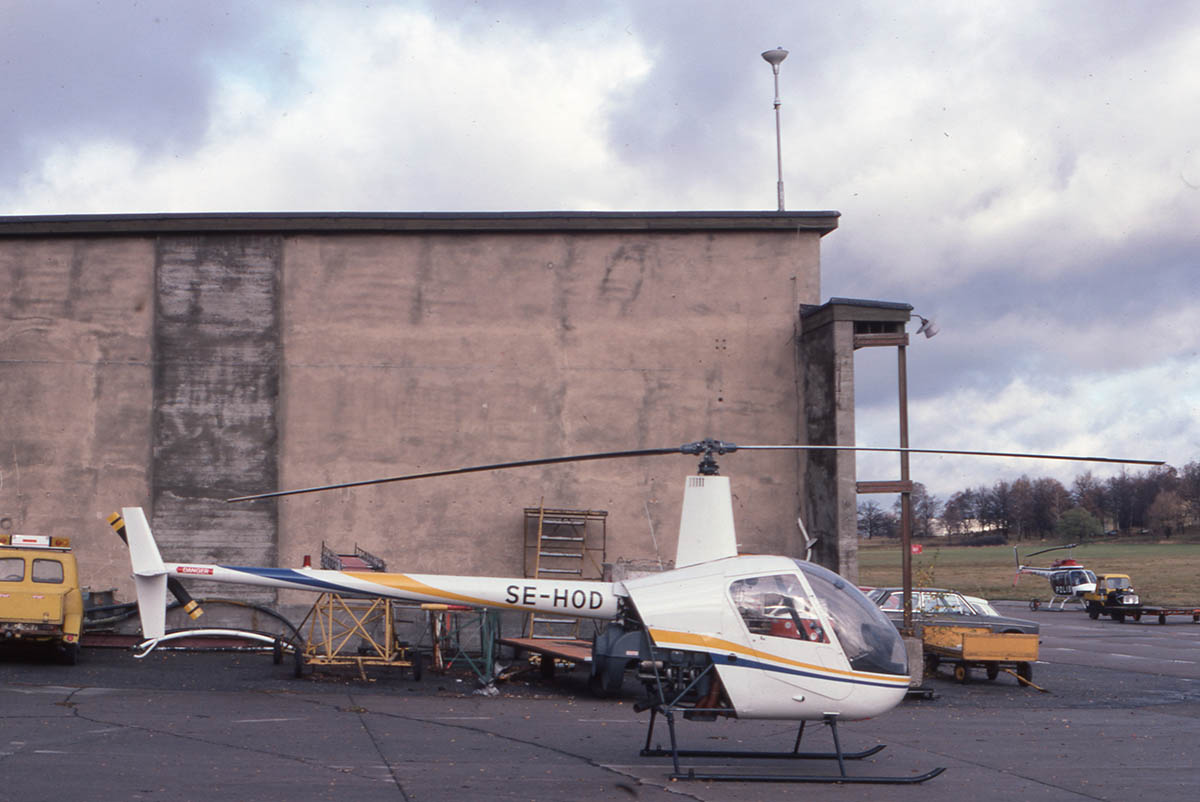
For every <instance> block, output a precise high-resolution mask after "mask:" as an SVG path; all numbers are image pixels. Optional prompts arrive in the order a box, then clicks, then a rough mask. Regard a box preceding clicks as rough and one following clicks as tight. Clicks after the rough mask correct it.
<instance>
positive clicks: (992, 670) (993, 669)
mask: <svg viewBox="0 0 1200 802" xmlns="http://www.w3.org/2000/svg"><path fill="white" fill-rule="evenodd" d="M998 676H1000V666H998V665H996V664H995V663H988V667H987V678H988V679H989V680H994V679H996V677H998Z"/></svg>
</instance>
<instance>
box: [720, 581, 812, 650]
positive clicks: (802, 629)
mask: <svg viewBox="0 0 1200 802" xmlns="http://www.w3.org/2000/svg"><path fill="white" fill-rule="evenodd" d="M729 595H730V597H731V598H732V599H733V604H734V606H735V607H737V611H738V613H739V614H740V615H741V616H742V620H743V621H745V622H746V628H747V629H749V630H750V631H751V632H752V633H754V634H755V635H770V636H772V637H776V638H793V639H796V640H807V641H816V642H819V643H829V636H828V635H826V634H825V629H824V627H822V626H821V616H820V615H819V614H818V613H817V610H816V608H815V607H814V605H813V601H812V599H811V598H810V597H809V595H808V593H806V592H805V590H804V586H803V585H801V584H800V580H799V579H798V578H797V577H796V576H794V575H792V574H776V575H774V576H758V577H752V578H750V579H739V580H737V581H736V582H734V583H732V584H731V585H730V586H729Z"/></svg>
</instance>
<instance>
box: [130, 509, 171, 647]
mask: <svg viewBox="0 0 1200 802" xmlns="http://www.w3.org/2000/svg"><path fill="white" fill-rule="evenodd" d="M121 516H122V517H123V518H124V519H125V537H126V538H127V539H128V541H129V562H130V564H131V565H132V566H133V583H134V588H135V589H136V590H137V597H138V614H139V615H140V616H141V619H142V634H143V635H144V636H145V637H147V638H161V637H162V636H163V632H164V629H165V627H166V616H167V569H166V566H164V565H163V561H162V556H161V555H160V554H159V553H158V546H157V545H156V544H155V543H154V535H152V534H151V532H150V524H149V522H148V521H147V520H146V514H145V513H144V512H142V508H141V507H124V508H123V509H122V510H121Z"/></svg>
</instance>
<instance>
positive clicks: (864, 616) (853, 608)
mask: <svg viewBox="0 0 1200 802" xmlns="http://www.w3.org/2000/svg"><path fill="white" fill-rule="evenodd" d="M796 565H797V566H798V567H799V568H800V570H801V572H803V574H804V577H805V579H807V580H808V584H809V586H810V587H812V590H813V593H814V594H815V595H816V597H817V601H818V602H820V603H821V604H823V605H824V606H825V613H826V615H827V617H828V619H829V625H830V626H831V627H833V631H834V633H835V634H836V635H837V639H838V641H839V642H840V643H841V644H842V649H844V650H845V652H846V658H847V659H848V660H849V661H850V665H851V667H853V668H854V669H856V670H858V671H871V672H874V673H877V674H899V675H907V674H908V654H907V652H905V650H904V641H902V640H901V639H900V633H899V632H898V631H896V628H895V627H894V626H892V623H891V622H890V621H888V619H887V616H885V615H884V614H883V613H882V612H881V611H880V609H879V608H878V607H876V606H875V605H874V604H872V603H871V602H870V600H869V599H867V597H866V596H864V595H863V594H862V592H861V591H859V589H858V588H856V587H854V585H853V584H852V583H850V582H847V581H846V580H845V579H842V578H841V577H840V576H838V575H837V574H835V573H834V572H833V571H830V570H829V569H827V568H822V567H821V566H819V565H814V564H813V563H809V562H803V561H801V560H796Z"/></svg>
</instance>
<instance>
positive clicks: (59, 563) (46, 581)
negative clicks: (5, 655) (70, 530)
mask: <svg viewBox="0 0 1200 802" xmlns="http://www.w3.org/2000/svg"><path fill="white" fill-rule="evenodd" d="M82 627H83V595H82V593H81V592H80V589H79V571H78V568H77V567H76V565H75V555H74V554H72V553H71V542H70V540H68V539H67V538H60V537H54V538H52V537H49V536H46V535H3V534H0V645H4V644H14V643H43V644H48V645H50V646H52V647H54V648H56V649H57V650H58V652H59V655H60V656H61V657H62V659H63V660H64V662H67V663H70V664H74V663H75V661H76V660H77V659H78V657H79V635H80V631H81V629H82Z"/></svg>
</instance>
